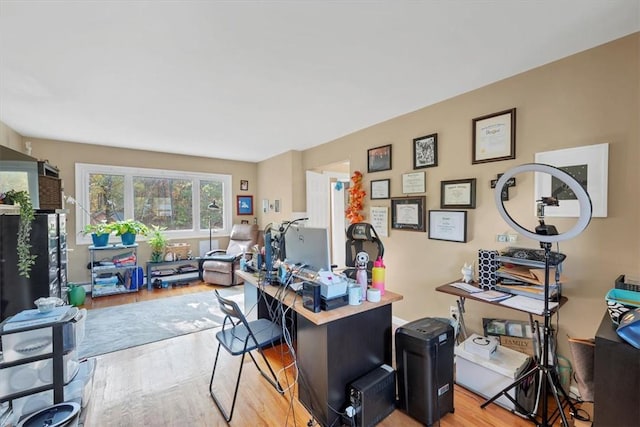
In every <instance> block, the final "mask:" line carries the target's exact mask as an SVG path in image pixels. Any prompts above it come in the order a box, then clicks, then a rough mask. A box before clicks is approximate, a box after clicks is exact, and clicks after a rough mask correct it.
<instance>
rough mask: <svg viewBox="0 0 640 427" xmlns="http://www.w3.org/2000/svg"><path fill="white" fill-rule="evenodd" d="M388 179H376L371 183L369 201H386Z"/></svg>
mask: <svg viewBox="0 0 640 427" xmlns="http://www.w3.org/2000/svg"><path fill="white" fill-rule="evenodd" d="M390 185H391V180H390V179H378V180H375V181H371V200H377V199H388V198H389V187H390Z"/></svg>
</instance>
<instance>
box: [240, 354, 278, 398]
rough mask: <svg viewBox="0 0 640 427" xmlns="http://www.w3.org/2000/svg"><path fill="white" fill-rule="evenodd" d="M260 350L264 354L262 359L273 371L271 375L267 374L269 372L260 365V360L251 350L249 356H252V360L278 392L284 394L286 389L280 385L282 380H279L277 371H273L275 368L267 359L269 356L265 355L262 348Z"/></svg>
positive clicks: (270, 370)
mask: <svg viewBox="0 0 640 427" xmlns="http://www.w3.org/2000/svg"><path fill="white" fill-rule="evenodd" d="M258 351H259V352H260V354H261V355H262V360H264V363H265V364H266V365H267V368H269V372H271V377H269V375H267V373H266V372H265V371H264V370H263V369H262V368H261V367H260V365H258V362H257V361H256V359H255V357H253V354H251V352H249V356H251V360H253V364H254V365H256V368H258V371H260V373H261V374H262V376H263V377H264V378H265V379H266V380H267V381H269V383H270V384H271V385H272V386H273V387H274V388H275V389H276V390H277V391H278V393H280V394H284V390H283V389H282V386H281V385H280V382H279V381H278V377H277V376H276V374H275V372H274V371H273V368H271V364H270V363H269V361H268V360H267V357H266V356H265V355H264V352H263V351H262V350H258Z"/></svg>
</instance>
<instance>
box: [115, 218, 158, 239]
mask: <svg viewBox="0 0 640 427" xmlns="http://www.w3.org/2000/svg"><path fill="white" fill-rule="evenodd" d="M108 226H109V228H110V229H111V230H112V231H114V232H115V233H116V236H120V238H121V239H122V244H123V245H133V244H134V243H135V241H136V235H138V234H140V235H141V236H146V235H147V234H149V228H148V227H147V226H146V225H144V224H143V223H142V222H140V221H136V220H134V219H125V220H121V221H116V222H112V223H109V224H108Z"/></svg>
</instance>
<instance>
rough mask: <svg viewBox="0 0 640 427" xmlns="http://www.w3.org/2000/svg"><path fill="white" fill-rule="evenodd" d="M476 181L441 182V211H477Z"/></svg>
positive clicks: (473, 179)
mask: <svg viewBox="0 0 640 427" xmlns="http://www.w3.org/2000/svg"><path fill="white" fill-rule="evenodd" d="M475 208H476V179H475V178H467V179H455V180H452V181H440V209H475Z"/></svg>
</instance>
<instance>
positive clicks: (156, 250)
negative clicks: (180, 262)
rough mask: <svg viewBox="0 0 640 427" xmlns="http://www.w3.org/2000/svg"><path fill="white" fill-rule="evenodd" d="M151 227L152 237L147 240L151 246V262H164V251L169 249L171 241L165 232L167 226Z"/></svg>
mask: <svg viewBox="0 0 640 427" xmlns="http://www.w3.org/2000/svg"><path fill="white" fill-rule="evenodd" d="M151 228H152V229H151V231H150V234H151V238H150V239H149V240H147V243H148V244H149V246H150V247H151V262H162V261H163V260H164V251H165V250H166V249H167V243H168V242H169V240H167V237H166V236H165V235H164V233H163V231H164V230H166V229H167V227H159V226H157V225H152V226H151Z"/></svg>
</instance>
